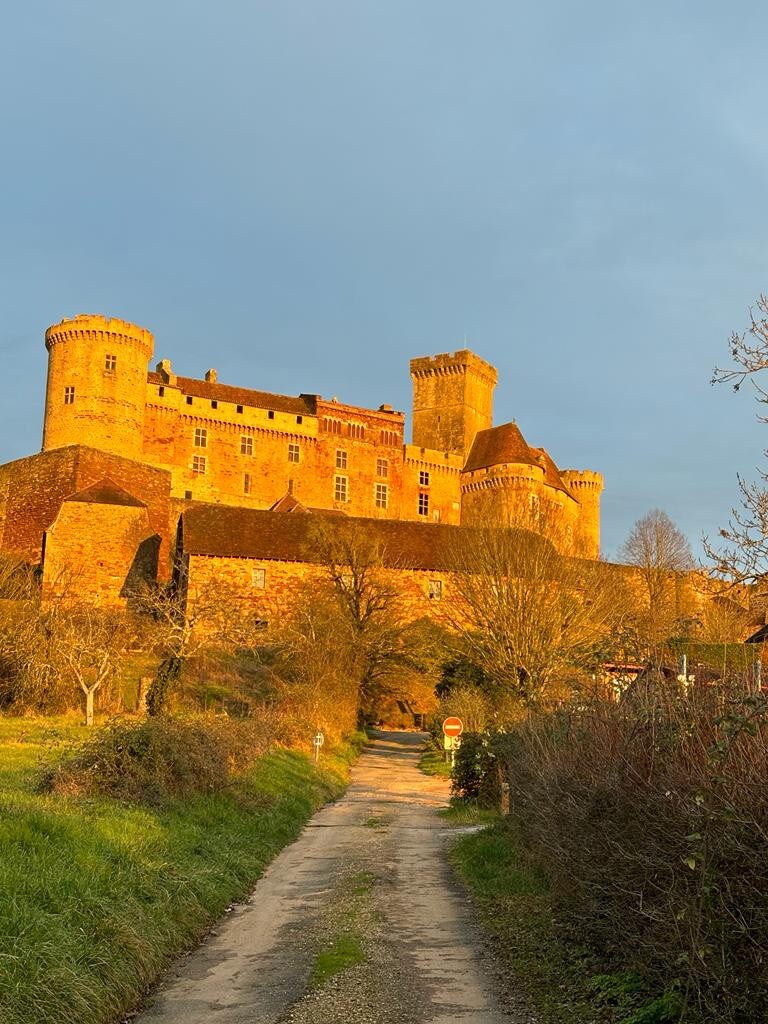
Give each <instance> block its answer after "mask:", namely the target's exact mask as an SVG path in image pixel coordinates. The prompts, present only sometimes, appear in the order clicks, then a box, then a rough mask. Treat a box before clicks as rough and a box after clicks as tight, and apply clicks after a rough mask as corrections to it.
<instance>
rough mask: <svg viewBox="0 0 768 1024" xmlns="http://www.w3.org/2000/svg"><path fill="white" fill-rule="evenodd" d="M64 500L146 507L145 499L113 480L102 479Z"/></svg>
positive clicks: (90, 503) (91, 503)
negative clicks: (129, 491) (135, 496)
mask: <svg viewBox="0 0 768 1024" xmlns="http://www.w3.org/2000/svg"><path fill="white" fill-rule="evenodd" d="M64 501H77V502H82V503H84V504H89V505H125V506H127V507H132V508H146V507H147V506H146V504H145V503H144V502H143V501H139V499H138V498H134V496H133V495H132V494H129V493H128V491H124V490H123V488H122V487H118V486H117V484H114V483H112V481H111V480H107V479H104V480H100V481H99V482H98V483H97V484H92V485H91V486H90V487H86V488H85V489H84V490H82V491H77V493H76V494H70V495H69V497H67V498H65V499H64Z"/></svg>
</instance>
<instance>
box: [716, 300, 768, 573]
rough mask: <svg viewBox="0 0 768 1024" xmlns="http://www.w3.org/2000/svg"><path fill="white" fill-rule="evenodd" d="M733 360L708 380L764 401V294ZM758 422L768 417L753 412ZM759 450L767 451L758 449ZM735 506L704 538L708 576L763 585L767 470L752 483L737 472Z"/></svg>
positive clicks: (733, 340)
mask: <svg viewBox="0 0 768 1024" xmlns="http://www.w3.org/2000/svg"><path fill="white" fill-rule="evenodd" d="M728 344H729V349H730V355H731V359H732V360H733V364H732V365H731V366H729V367H725V368H720V367H716V368H715V370H714V371H713V375H712V383H713V384H730V385H731V386H732V387H733V390H734V391H739V390H740V389H741V387H742V385H743V384H745V383H749V384H750V385H751V386H752V388H753V389H754V395H755V398H756V400H757V401H758V403H759V404H761V405H764V404H768V392H766V391H765V389H764V388H763V387H762V385H761V384H760V379H759V378H760V374H761V372H762V371H763V370H765V369H766V368H768V296H766V295H760V297H759V298H758V300H757V303H756V306H754V307H750V310H749V326H748V327H747V329H746V330H745V331H742V332H741V333H739V332H737V331H734V332H733V333H732V334H731V337H730V339H729V343H728ZM758 420H759V421H760V422H761V423H768V417H766V416H758ZM764 454H768V453H766V452H764ZM737 481H738V488H739V493H740V499H739V506H738V507H734V508H733V509H731V515H730V519H729V522H728V525H727V526H726V527H724V528H722V529H721V530H720V531H719V540H718V541H715V542H713V541H710V539H709V538H705V540H704V549H705V551H706V553H707V557H708V558H709V559H710V560H711V561H712V571H713V573H714V575H716V576H718V577H719V578H721V579H723V580H725V581H728V582H730V583H731V584H739V583H764V581H765V578H766V575H768V491H767V490H766V486H767V485H768V473H766V472H764V471H761V472H760V474H759V477H758V480H757V482H749V481H748V480H746V479H745V478H744V477H743V476H740V475H739V476H737Z"/></svg>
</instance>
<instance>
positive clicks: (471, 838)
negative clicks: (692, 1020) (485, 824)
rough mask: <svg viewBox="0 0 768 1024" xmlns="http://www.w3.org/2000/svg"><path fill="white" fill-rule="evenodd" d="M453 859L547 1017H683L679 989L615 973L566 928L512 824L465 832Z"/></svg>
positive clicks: (517, 980)
mask: <svg viewBox="0 0 768 1024" xmlns="http://www.w3.org/2000/svg"><path fill="white" fill-rule="evenodd" d="M451 860H452V862H453V865H454V867H455V868H456V870H457V871H458V873H459V875H460V876H461V878H462V879H463V880H464V882H465V883H466V885H467V886H468V888H469V889H470V891H471V892H472V894H473V896H474V899H475V903H476V905H477V907H478V910H479V914H480V918H481V920H482V923H483V925H484V927H485V928H486V930H487V931H488V932H489V934H490V935H491V937H492V939H493V945H494V948H495V949H496V950H497V952H498V954H499V958H500V960H501V962H502V963H503V964H504V965H505V966H506V967H507V968H508V969H509V971H510V974H511V976H512V982H513V984H515V985H516V986H517V987H518V988H520V987H521V988H522V989H523V991H524V992H525V993H526V995H527V996H528V998H529V999H530V1002H531V1004H532V1005H533V1006H534V1007H535V1009H536V1010H538V1012H539V1014H540V1016H541V1019H542V1022H543V1024H595V1022H600V1024H671V1022H673V1021H678V1020H680V1001H679V999H678V998H677V996H676V994H675V993H666V994H664V995H661V996H657V997H654V995H653V993H649V992H648V991H647V989H646V986H645V985H644V984H643V981H642V979H641V978H639V977H638V976H637V975H636V974H634V973H632V972H631V971H625V972H622V973H607V972H606V970H605V967H604V965H601V964H600V963H599V962H597V960H596V959H595V957H594V956H592V955H591V954H590V953H589V952H588V951H586V950H584V949H582V948H579V947H577V946H575V945H573V944H571V943H569V942H568V941H567V940H564V938H563V936H562V935H560V934H558V932H557V929H556V927H555V924H554V922H553V918H552V913H551V908H550V896H549V890H548V886H547V882H546V879H545V878H544V877H543V876H542V875H541V874H540V873H538V872H537V871H536V870H535V868H533V867H531V865H530V864H529V863H528V862H527V860H526V858H525V856H524V854H523V853H522V851H521V850H520V848H519V845H518V844H517V843H516V841H515V837H514V835H513V833H512V832H511V831H510V829H509V827H508V826H507V824H506V823H503V822H497V823H496V824H493V825H491V826H490V827H489V828H487V829H484V830H483V831H481V832H476V833H473V834H471V835H465V836H463V837H462V838H461V839H459V840H458V841H457V842H456V844H455V845H454V846H453V848H452V851H451ZM685 1019H686V1020H688V1019H689V1018H685Z"/></svg>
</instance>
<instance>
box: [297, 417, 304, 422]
mask: <svg viewBox="0 0 768 1024" xmlns="http://www.w3.org/2000/svg"><path fill="white" fill-rule="evenodd" d="M296 422H297V423H303V422H304V417H303V416H297V417H296Z"/></svg>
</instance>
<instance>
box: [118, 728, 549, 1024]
mask: <svg viewBox="0 0 768 1024" xmlns="http://www.w3.org/2000/svg"><path fill="white" fill-rule="evenodd" d="M422 746H423V737H420V736H418V735H414V734H409V733H383V734H381V736H380V738H379V739H377V740H376V742H375V743H374V744H373V745H372V746H371V747H368V748H367V749H366V750H365V751H364V752H363V754H362V756H361V758H360V760H359V762H358V763H357V765H356V766H355V767H354V769H353V772H352V781H351V784H350V786H349V789H348V790H347V793H346V794H345V796H344V797H343V798H342V799H341V800H339V801H338V802H337V803H335V804H331V805H329V806H327V807H325V808H323V809H322V810H321V811H319V812H318V813H317V814H316V815H315V816H314V818H312V820H311V821H310V822H309V824H308V825H307V827H306V828H305V829H304V831H303V832H302V834H301V836H300V837H299V838H298V840H297V841H296V842H295V843H293V844H292V845H291V846H289V847H287V848H286V849H285V850H284V851H283V852H282V853H281V854H280V855H279V856H278V857H277V858H276V859H275V860H274V861H273V862H272V864H271V865H270V866H269V868H268V869H267V871H266V872H265V874H264V876H263V877H262V878H261V880H260V881H259V883H258V885H257V886H256V888H255V890H254V891H253V893H252V895H251V897H250V899H249V900H248V902H246V903H243V904H241V905H239V906H237V907H236V908H234V909H233V910H232V912H231V913H230V914H228V915H226V917H225V918H224V920H223V921H222V922H220V923H219V925H218V926H217V928H216V929H215V930H214V932H213V933H212V934H211V935H210V936H209V937H208V938H207V939H206V941H205V942H204V943H203V945H202V946H200V947H199V948H198V949H197V950H195V951H194V952H193V953H191V954H190V955H188V956H187V957H185V958H184V959H183V960H181V961H180V962H179V963H178V964H177V966H176V968H175V969H174V970H173V971H171V972H170V974H169V976H168V977H167V978H166V979H165V981H164V983H163V984H162V985H161V986H160V988H159V989H158V991H157V992H156V993H155V995H154V996H153V997H152V999H151V1000H150V1002H149V1005H148V1006H147V1008H146V1009H145V1010H144V1011H143V1012H142V1013H140V1014H139V1016H138V1017H137V1018H136V1020H137V1021H138V1022H139V1024H246V1022H247V1024H289V1022H290V1024H367V1022H375V1024H395V1022H397V1024H449V1022H450V1024H459V1022H465V1024H533V1022H534V1017H533V1015H532V1014H531V1013H530V1012H529V1011H528V1010H527V1009H526V1007H525V1006H524V1005H523V1004H522V1003H518V1002H517V1001H516V1000H515V1001H514V1002H513V1004H512V1005H510V1002H509V999H507V1001H506V1003H507V1009H506V1012H505V1011H503V1010H502V1009H501V1007H500V1005H499V1003H498V1001H497V996H496V994H495V989H496V987H497V981H496V977H495V972H494V966H493V963H492V961H491V960H490V959H489V956H488V952H487V950H484V949H483V947H482V943H481V940H480V938H479V936H478V934H477V932H476V930H475V927H474V925H473V922H472V918H471V914H470V911H469V906H468V903H467V899H466V897H465V896H464V895H463V894H462V893H461V891H460V889H459V888H458V886H457V885H456V883H455V880H454V879H453V877H452V874H451V870H450V867H449V866H448V864H447V861H446V857H445V851H446V847H447V845H448V843H449V842H450V838H451V833H452V832H454V831H455V830H453V829H451V828H450V826H448V825H446V823H445V822H444V821H443V820H442V819H441V818H440V817H439V816H438V814H437V811H438V809H439V808H440V807H444V806H445V804H446V802H447V798H448V783H447V782H446V780H444V779H436V778H428V777H427V776H425V775H423V774H422V773H421V772H420V771H419V770H418V768H417V763H418V759H419V753H420V750H421V747H422ZM342 963H344V964H346V966H345V968H344V969H343V970H340V971H338V972H337V973H332V971H333V967H334V966H336V967H338V966H340V965H341V964H342Z"/></svg>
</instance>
